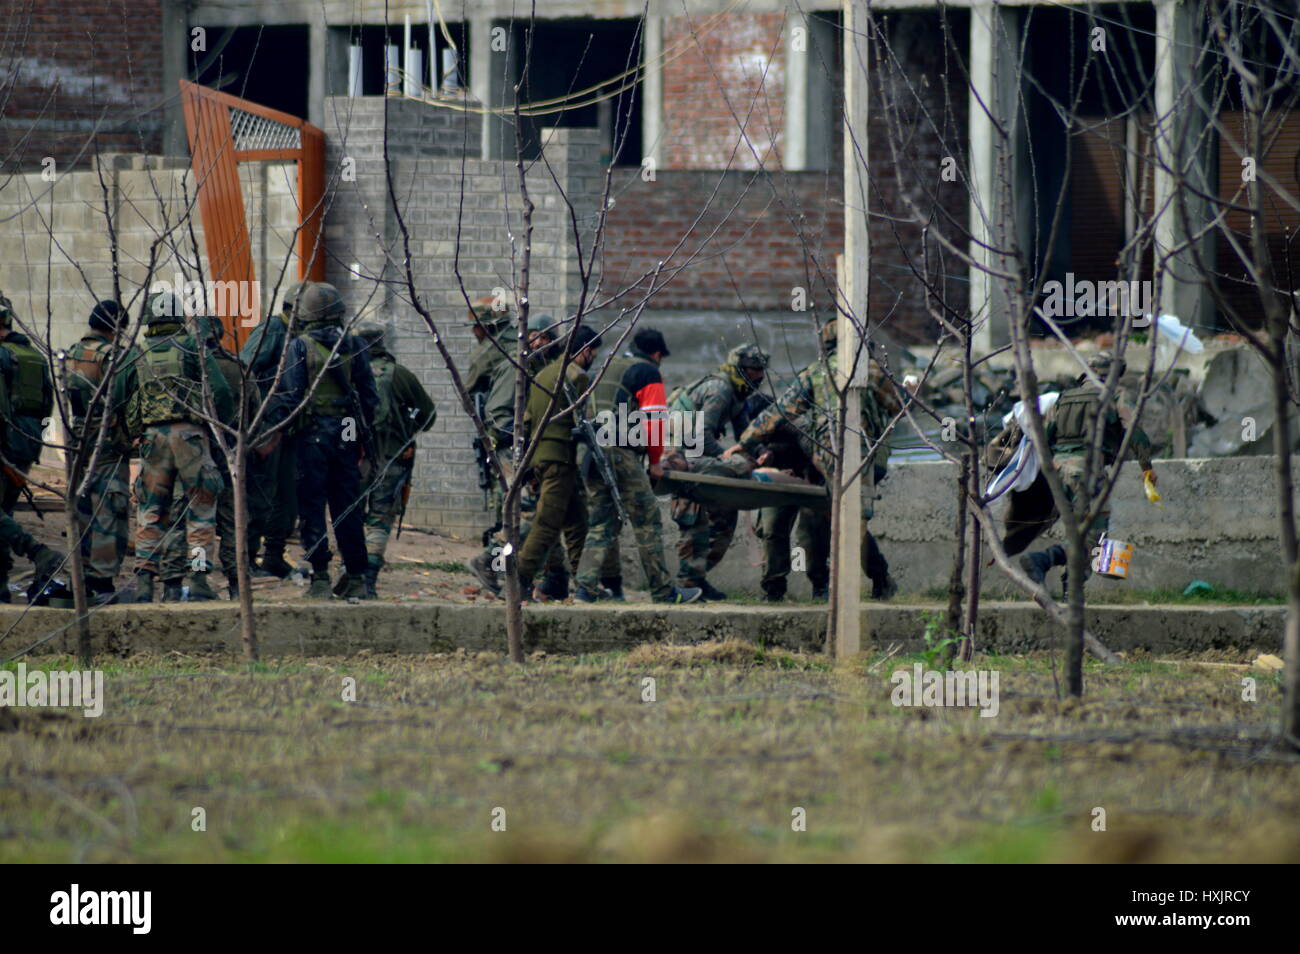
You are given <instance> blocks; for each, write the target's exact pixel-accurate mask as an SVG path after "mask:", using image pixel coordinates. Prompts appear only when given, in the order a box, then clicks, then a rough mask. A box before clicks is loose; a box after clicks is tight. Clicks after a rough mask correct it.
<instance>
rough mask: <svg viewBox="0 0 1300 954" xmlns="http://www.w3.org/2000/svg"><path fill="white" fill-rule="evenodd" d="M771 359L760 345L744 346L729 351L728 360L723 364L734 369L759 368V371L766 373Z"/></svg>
mask: <svg viewBox="0 0 1300 954" xmlns="http://www.w3.org/2000/svg"><path fill="white" fill-rule="evenodd" d="M769 359H770V355H768V354H767V353H766V352H764V351H763V349H762V348H760V347H759V346H758V345H755V344H743V345H738V346H737V347H735V348H732V349H731V350H730V351H728V352H727V360H726V361H724V362H723V364H724V366H727V367H732V368H757V369H758V370H759V371H765V370H767V362H768V360H769Z"/></svg>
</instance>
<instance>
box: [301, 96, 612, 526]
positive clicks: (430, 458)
mask: <svg viewBox="0 0 1300 954" xmlns="http://www.w3.org/2000/svg"><path fill="white" fill-rule="evenodd" d="M385 108H387V125H386V126H385V115H384V110H385ZM325 113H326V119H327V123H329V125H327V127H326V129H325V136H326V144H327V157H326V158H327V176H328V182H329V189H330V193H331V201H330V206H329V210H328V212H327V214H326V220H325V237H326V246H327V249H328V253H329V261H328V264H327V266H326V277H327V280H329V281H330V282H333V283H334V284H335V285H337V286H338V288H339V290H340V291H341V292H342V293H343V295H344V297H345V298H346V300H347V302H348V305H349V307H350V308H352V309H355V310H356V311H357V312H359V313H361V314H362V315H363V316H364V317H365V318H367V319H373V320H376V321H378V322H380V323H382V324H384V325H386V326H387V327H389V328H390V329H391V336H390V337H391V338H392V340H393V345H394V349H395V354H396V355H397V357H398V359H399V360H400V361H401V362H402V363H403V364H405V365H407V366H408V367H409V368H410V369H411V370H412V371H414V372H415V373H416V375H417V376H418V377H419V378H420V380H421V382H422V383H423V384H424V385H425V387H426V388H428V390H429V393H430V394H431V395H432V396H433V398H434V400H435V401H436V402H437V404H438V422H437V424H436V425H434V429H433V430H432V431H431V432H430V433H429V434H428V435H426V436H425V437H424V438H423V439H422V440H421V441H420V445H419V450H418V455H417V458H416V469H415V476H414V481H413V485H412V492H411V501H410V507H409V510H408V517H409V519H410V521H411V522H412V523H416V524H419V525H421V526H430V527H435V528H438V529H440V530H444V531H447V532H451V533H455V534H457V535H460V536H470V537H473V536H477V535H478V533H479V532H480V531H481V530H482V528H483V527H485V526H486V525H487V520H486V514H485V513H484V511H483V497H482V493H481V492H480V491H479V489H478V484H477V470H476V469H475V466H474V459H473V452H472V451H471V448H470V442H471V440H472V427H471V425H470V422H469V418H468V417H467V416H466V415H465V413H464V411H463V410H462V409H461V408H460V406H459V402H458V400H457V398H456V396H455V391H454V389H453V387H452V385H451V377H450V375H449V373H448V371H447V368H446V367H445V366H444V363H443V361H442V358H441V356H440V355H439V354H438V350H437V348H436V346H435V344H434V341H433V338H432V334H431V332H430V330H429V328H428V327H427V326H426V325H425V324H424V322H423V320H422V319H421V318H420V316H419V315H418V314H417V312H416V310H415V309H414V308H413V307H412V306H411V304H410V301H409V296H408V293H407V289H406V283H405V268H406V266H405V261H406V255H407V251H406V247H405V246H404V243H403V242H402V240H401V229H400V228H399V224H398V218H399V216H398V212H399V211H400V217H401V220H402V221H404V222H405V224H406V226H407V228H408V230H409V233H410V236H409V254H410V269H411V273H412V275H413V276H414V284H415V288H416V292H417V293H418V295H419V297H420V300H421V301H422V302H424V303H425V305H426V307H427V308H428V310H429V312H430V314H431V316H432V318H433V321H434V322H435V325H436V327H437V330H438V333H439V334H440V335H441V336H442V340H443V341H444V342H445V344H446V346H447V349H448V351H449V352H450V354H451V357H452V360H453V362H454V363H455V365H456V367H457V368H458V370H459V371H462V372H463V371H464V370H465V366H466V363H467V358H468V355H469V352H470V349H471V347H472V345H473V337H472V335H471V334H470V329H469V326H468V324H467V323H466V321H465V313H466V308H465V299H464V295H465V294H468V296H469V298H470V299H471V300H473V299H477V298H479V297H481V296H483V295H486V294H490V293H492V291H493V289H495V288H497V287H502V288H508V289H512V288H513V287H514V285H515V271H516V267H517V265H516V262H515V257H514V255H517V254H518V251H520V250H521V244H520V243H521V242H522V208H523V203H522V196H521V194H520V190H519V182H518V173H517V170H516V168H515V166H514V164H513V163H512V162H500V161H485V160H483V159H481V158H479V157H478V155H477V154H475V153H476V152H477V149H478V146H479V141H480V139H479V135H478V128H479V126H478V124H479V122H480V117H479V116H477V115H474V114H471V113H465V112H459V111H454V110H449V109H444V108H439V107H435V106H430V105H427V104H424V103H419V102H415V101H408V100H399V99H384V98H382V97H362V98H345V97H335V98H330V99H329V100H327V102H326V110H325ZM385 128H387V135H388V141H389V147H388V160H389V161H388V166H389V168H388V169H387V170H386V169H385V164H384V161H383V135H384V130H385ZM466 146H468V149H469V150H471V151H472V152H470V153H466V149H465V147H466ZM346 160H351V161H350V162H347V161H346ZM345 169H347V170H349V171H350V173H351V175H348V176H344V175H343V172H344V170H345ZM390 175H391V183H392V186H391V189H392V195H390V192H389V176H390ZM604 177H605V167H604V166H603V165H602V164H601V163H600V161H599V144H598V138H597V133H596V131H595V130H586V129H556V130H550V131H549V132H548V134H547V135H546V137H545V144H544V160H539V161H536V162H532V163H530V165H529V166H528V170H527V182H528V190H529V194H530V198H531V199H532V201H533V203H534V204H535V206H536V211H535V213H534V216H533V242H532V269H531V281H530V298H531V303H532V308H533V311H534V313H537V312H547V313H550V314H552V315H554V316H556V317H560V316H563V315H566V314H572V313H573V311H574V310H575V308H576V306H577V302H578V296H579V295H580V292H581V280H580V275H579V269H578V265H577V253H576V250H575V242H574V236H573V226H572V221H571V218H570V214H569V211H568V203H566V197H567V199H568V202H571V203H572V205H573V207H574V210H575V212H576V214H577V218H578V223H579V230H580V232H581V235H582V243H583V248H584V252H585V254H586V255H588V256H589V255H590V249H591V245H592V242H593V238H594V233H595V228H596V216H597V213H598V211H599V208H600V201H601V193H602V189H603V186H604ZM394 196H395V202H394V201H393V197H394ZM512 236H513V237H514V239H515V243H516V244H515V248H514V250H513V251H514V255H512V245H511V238H512ZM458 245H459V252H460V255H459V270H460V274H461V278H462V279H463V282H464V293H462V291H461V283H460V280H458V279H457V276H456V266H455V259H456V251H457V247H458Z"/></svg>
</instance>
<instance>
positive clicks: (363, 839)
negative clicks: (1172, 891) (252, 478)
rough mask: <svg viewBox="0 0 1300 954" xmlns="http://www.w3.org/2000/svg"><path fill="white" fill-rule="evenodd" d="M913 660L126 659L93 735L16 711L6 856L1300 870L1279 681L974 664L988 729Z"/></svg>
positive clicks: (6, 779) (1143, 664) (1297, 796)
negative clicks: (984, 677) (988, 693)
mask: <svg viewBox="0 0 1300 954" xmlns="http://www.w3.org/2000/svg"><path fill="white" fill-rule="evenodd" d="M918 659H919V657H900V656H894V657H892V658H880V657H877V658H875V659H870V660H865V661H863V662H862V663H860V664H858V665H857V666H855V667H853V668H851V669H847V670H840V671H833V670H832V669H831V667H830V666H829V664H828V663H827V662H826V661H825V660H823V659H820V658H817V657H804V656H799V655H791V654H788V653H783V652H772V651H764V650H760V649H756V648H755V647H754V646H752V645H748V644H743V643H737V642H731V643H724V644H712V645H710V644H705V645H702V646H695V647H666V646H658V645H656V646H643V647H641V648H640V649H637V650H634V651H632V652H630V653H620V654H610V655H603V656H600V657H564V658H547V657H534V658H533V659H531V660H530V661H529V663H528V664H527V665H526V666H515V665H511V664H509V663H507V662H505V661H504V660H502V658H501V657H500V656H499V655H497V654H481V655H466V654H464V653H458V654H450V655H437V656H422V657H420V656H401V657H395V656H379V655H369V654H366V653H363V654H360V655H357V656H354V657H350V658H301V657H299V658H282V659H277V660H275V661H274V662H272V663H270V664H259V665H255V666H253V667H252V668H251V669H250V668H248V667H247V666H246V665H244V664H242V663H240V662H239V661H238V660H236V659H234V658H233V657H209V656H182V655H179V654H171V655H169V656H167V657H160V656H153V657H150V656H142V655H137V656H132V657H130V658H128V659H124V660H115V659H114V660H105V662H104V664H105V666H106V703H105V711H104V714H103V716H102V717H100V718H98V719H89V718H84V717H83V716H82V715H81V713H80V712H77V711H73V712H71V714H63V713H58V712H51V711H48V710H47V711H44V712H39V711H37V710H31V709H9V710H7V712H8V714H7V715H6V716H3V717H0V862H13V861H92V862H101V861H102V862H111V861H143V862H151V861H460V860H556V861H559V860H595V861H618V860H650V861H678V860H705V861H708V860H714V861H716V860H767V861H775V860H792V861H825V860H872V861H915V860H921V861H1197V862H1207V861H1275V862H1281V861H1292V862H1294V861H1300V824H1298V823H1297V819H1300V786H1298V785H1297V784H1296V783H1297V779H1298V777H1300V776H1298V774H1297V773H1298V772H1300V760H1297V758H1296V757H1295V756H1293V755H1290V754H1286V753H1284V752H1282V751H1281V750H1279V749H1277V748H1276V747H1275V746H1273V745H1272V744H1271V742H1270V741H1269V739H1270V737H1271V735H1272V733H1273V730H1274V726H1275V725H1276V723H1277V720H1278V710H1279V704H1280V685H1279V682H1278V679H1277V677H1276V675H1275V674H1264V673H1260V672H1251V671H1250V670H1249V669H1248V668H1246V667H1244V666H1242V667H1241V668H1236V666H1235V664H1240V663H1244V662H1246V661H1247V660H1238V659H1232V660H1228V659H1226V658H1223V657H1222V656H1219V657H1216V658H1214V659H1208V660H1205V659H1203V660H1199V661H1197V660H1181V661H1176V662H1169V661H1156V660H1152V659H1150V658H1149V657H1147V658H1131V659H1129V660H1128V661H1127V662H1126V664H1125V665H1123V666H1119V667H1102V666H1100V665H1098V664H1094V663H1091V662H1090V663H1089V668H1088V672H1087V693H1088V694H1087V698H1086V699H1085V700H1084V701H1083V702H1062V701H1058V698H1057V694H1056V690H1055V688H1054V679H1055V676H1054V672H1053V668H1052V666H1051V663H1050V660H1049V659H1048V658H1047V657H1046V656H1031V657H980V658H979V659H978V664H979V666H980V668H983V669H994V670H997V671H999V672H1000V679H1001V682H1000V699H1001V704H1000V710H999V712H998V715H997V716H996V717H994V718H981V717H980V716H979V715H978V711H977V710H970V709H966V710H959V709H924V708H897V707H895V706H893V705H892V704H891V702H890V694H891V689H892V684H891V682H890V675H891V673H892V672H894V671H895V670H897V669H904V670H909V669H910V667H911V666H912V664H913V663H914V662H916V661H918ZM70 664H71V661H70V660H66V659H65V660H61V661H60V660H55V659H45V660H42V661H41V665H42V666H51V665H54V666H67V665H70ZM12 666H13V664H10V668H12ZM1243 676H1253V677H1256V678H1257V679H1258V701H1256V702H1247V701H1244V700H1243V699H1242V683H1241V680H1242V678H1243ZM647 679H649V680H653V683H651V682H647V681H646V680H647ZM349 680H350V681H351V682H349ZM349 685H352V686H354V689H355V701H344V694H345V692H346V691H347V688H348V686H349ZM651 699H652V700H653V701H650V700H651ZM1099 808H1100V809H1104V811H1105V831H1096V830H1094V826H1095V824H1096V820H1097V818H1098V817H1099V816H1098V814H1097V811H1096V810H1097V809H1099ZM199 809H201V810H202V812H201V817H202V819H203V821H204V824H205V827H206V830H195V828H196V827H198V824H197V822H196V821H195V819H196V818H198V817H200V813H199V812H198V811H196V810H199ZM800 818H802V819H803V820H804V826H803V827H804V830H796V828H797V827H799V825H798V822H799V819H800ZM494 823H495V825H496V828H502V827H504V830H495V829H494Z"/></svg>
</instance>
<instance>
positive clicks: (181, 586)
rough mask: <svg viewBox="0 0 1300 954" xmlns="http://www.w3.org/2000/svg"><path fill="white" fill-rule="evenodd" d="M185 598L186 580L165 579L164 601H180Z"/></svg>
mask: <svg viewBox="0 0 1300 954" xmlns="http://www.w3.org/2000/svg"><path fill="white" fill-rule="evenodd" d="M183 599H185V580H184V579H183V578H181V579H175V580H163V591H162V601H163V602H164V603H179V602H180V601H181V600H183Z"/></svg>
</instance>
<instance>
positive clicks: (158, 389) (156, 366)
mask: <svg viewBox="0 0 1300 954" xmlns="http://www.w3.org/2000/svg"><path fill="white" fill-rule="evenodd" d="M135 373H136V389H135V393H134V394H132V395H131V399H130V406H129V407H128V409H127V418H128V420H129V421H131V422H132V423H133V425H134V426H133V427H132V433H137V427H138V428H139V429H143V428H146V427H156V426H158V425H161V424H173V423H175V422H177V421H189V422H191V423H195V424H198V423H202V420H203V419H202V417H200V415H199V413H198V412H197V411H196V410H195V408H197V407H199V404H200V402H201V400H202V395H201V385H200V384H199V382H198V381H195V380H194V379H192V378H191V377H190V376H189V375H187V374H186V373H185V351H184V350H183V349H182V348H181V345H180V342H178V341H177V340H176V338H174V337H166V338H161V339H159V340H158V341H156V342H153V343H151V344H150V345H149V346H148V347H147V348H146V349H145V350H144V351H143V352H142V353H141V355H140V359H139V361H137V362H136V367H135Z"/></svg>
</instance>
